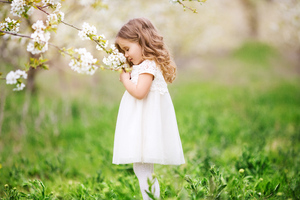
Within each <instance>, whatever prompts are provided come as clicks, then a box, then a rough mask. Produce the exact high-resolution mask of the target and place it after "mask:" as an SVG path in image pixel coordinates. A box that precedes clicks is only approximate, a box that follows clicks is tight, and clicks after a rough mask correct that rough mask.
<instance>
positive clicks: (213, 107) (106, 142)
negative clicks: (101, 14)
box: [0, 45, 300, 200]
mask: <svg viewBox="0 0 300 200" xmlns="http://www.w3.org/2000/svg"><path fill="white" fill-rule="evenodd" d="M246 46H247V45H246ZM244 48H246V47H242V48H241V49H242V50H238V51H237V52H239V53H236V54H234V55H228V56H226V57H221V58H220V59H218V60H216V59H212V60H211V61H210V62H211V65H213V66H214V68H215V70H214V71H212V72H210V73H212V74H209V75H210V76H209V77H210V78H209V79H208V78H206V76H207V75H208V73H209V70H204V69H203V68H193V69H189V70H186V71H179V76H178V80H177V81H175V83H174V84H173V85H170V87H169V89H170V93H171V95H172V98H173V103H174V107H175V110H176V115H177V121H178V126H179V131H180V136H181V139H182V144H183V149H184V153H185V159H186V162H187V163H186V164H185V165H182V166H179V167H173V166H160V165H156V167H155V168H156V175H157V176H158V179H159V181H160V187H161V198H162V199H183V200H184V199H203V198H217V196H218V195H220V196H219V198H220V199H248V198H252V197H255V198H257V199H259V198H277V199H287V198H295V199H296V198H297V197H299V191H298V190H297V188H299V187H300V174H299V170H298V169H299V167H300V159H299V155H298V153H299V144H300V135H299V133H300V125H299V124H300V111H299V105H300V93H299V86H300V83H299V81H298V79H297V78H296V79H295V78H294V76H291V77H290V78H287V76H284V77H281V78H278V77H280V74H278V73H277V72H276V68H277V67H278V66H277V65H273V61H272V60H270V61H264V63H263V64H262V65H265V67H263V68H261V71H260V73H259V76H258V74H257V73H256V72H257V71H256V70H257V68H255V67H253V68H251V67H249V66H251V64H250V63H249V62H248V60H247V59H250V58H251V57H252V56H250V57H249V58H248V57H247V56H246V54H248V53H249V52H248V50H247V48H248V47H247V48H246V50H245V49H244ZM249 48H250V49H251V48H256V47H252V46H251V45H250V47H249ZM260 48H263V49H265V46H263V47H261V46H260V47H259V48H258V49H260ZM268 48H269V47H268ZM268 48H266V49H267V50H262V51H268V52H269V51H270V52H272V51H273V50H268ZM249 51H250V50H249ZM259 51H260V50H259ZM251 52H252V50H251ZM253 52H255V51H253ZM266 55H269V53H266ZM272 55H273V54H272ZM244 56H246V57H247V58H244ZM208 59H209V58H208ZM244 59H246V61H245V60H244ZM280 59H282V58H280ZM245 62H246V63H245ZM255 62H256V61H255ZM283 62H285V61H283V60H281V61H280V62H279V63H278V65H279V64H280V63H283ZM286 69H287V70H289V68H286ZM286 74H292V73H291V72H287V73H286ZM236 75H238V76H239V77H236ZM241 80H247V81H241ZM37 81H38V90H37V93H36V94H34V95H32V96H31V97H30V99H29V101H30V103H29V107H28V111H27V112H26V110H24V104H25V103H26V101H27V100H26V98H28V97H26V93H25V92H20V93H12V92H10V91H8V90H7V91H6V93H7V96H6V101H5V112H4V121H3V125H2V135H1V136H0V156H1V157H0V164H1V165H0V166H1V167H0V196H1V197H2V198H3V199H9V197H11V198H17V196H22V195H23V196H24V195H25V196H26V195H28V194H30V195H31V198H34V197H36V198H38V199H41V198H46V197H49V198H50V199H51V198H52V199H141V195H140V191H139V187H138V181H137V179H136V177H135V175H134V173H133V170H132V165H120V166H117V165H112V163H111V161H112V148H113V137H114V128H115V122H116V117H117V113H118V106H119V102H120V98H121V96H122V93H123V91H124V89H123V88H122V85H121V84H120V83H119V81H118V74H115V73H110V72H99V74H97V75H95V77H84V76H78V75H73V74H72V73H70V72H66V73H65V74H61V77H60V78H59V77H58V76H56V72H55V71H50V73H42V74H40V76H38V79H37ZM50 83H51V84H50ZM213 166H214V167H213ZM240 169H243V170H240ZM241 172H242V173H241ZM30 180H36V181H30ZM37 180H40V181H41V182H39V181H37ZM6 184H7V185H6ZM24 184H25V185H24ZM5 185H6V186H5ZM43 185H44V186H45V189H44V190H43ZM225 185H226V186H225ZM14 187H16V188H15V189H13V188H14ZM34 188H35V189H34ZM218 189H219V190H218ZM277 189H278V190H277ZM42 191H44V193H43V192H42ZM22 192H23V193H24V194H22ZM51 192H52V193H51ZM277 192H279V193H277ZM276 193H277V196H275V194H276ZM5 194H6V195H8V196H5ZM27 197H28V196H27ZM22 198H23V199H26V197H22ZM28 198H29V197H28Z"/></svg>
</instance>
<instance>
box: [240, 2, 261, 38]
mask: <svg viewBox="0 0 300 200" xmlns="http://www.w3.org/2000/svg"><path fill="white" fill-rule="evenodd" d="M241 3H242V6H243V9H244V13H245V17H246V21H247V25H248V27H249V36H250V37H251V38H254V39H256V38H257V37H258V13H257V7H256V3H255V1H254V0H242V1H241Z"/></svg>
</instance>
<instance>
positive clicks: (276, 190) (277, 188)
mask: <svg viewBox="0 0 300 200" xmlns="http://www.w3.org/2000/svg"><path fill="white" fill-rule="evenodd" d="M279 188H280V183H279V184H278V185H276V187H275V189H274V193H275V194H276V193H277V192H278V190H279Z"/></svg>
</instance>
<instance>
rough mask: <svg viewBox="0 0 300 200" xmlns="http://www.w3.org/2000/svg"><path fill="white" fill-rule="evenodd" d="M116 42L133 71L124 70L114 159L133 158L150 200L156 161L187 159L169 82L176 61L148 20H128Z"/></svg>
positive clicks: (155, 190) (118, 161) (116, 161)
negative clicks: (169, 89) (149, 184)
mask: <svg viewBox="0 0 300 200" xmlns="http://www.w3.org/2000/svg"><path fill="white" fill-rule="evenodd" d="M115 45H116V47H117V48H118V50H119V51H120V52H122V53H123V54H124V55H125V57H126V59H127V62H128V64H129V65H130V66H131V67H132V71H131V73H126V72H122V73H121V74H120V81H121V82H122V83H123V85H124V87H125V88H126V91H125V93H124V95H123V97H122V100H121V104H120V108H119V114H118V119H117V125H116V131H115V140H114V153H113V163H114V164H127V163H133V170H134V173H135V174H136V176H137V178H138V180H139V184H140V189H141V192H142V195H143V199H144V200H145V199H149V197H148V194H147V193H146V191H148V183H147V179H148V178H149V179H150V180H151V181H153V182H154V184H153V186H152V187H153V188H152V191H151V192H153V193H154V195H155V197H156V198H159V196H160V190H159V184H158V181H157V180H156V179H155V180H152V173H153V172H154V163H158V164H163V165H180V164H183V163H184V162H185V161H184V156H183V151H182V146H181V141H180V137H179V132H178V127H177V122H176V116H175V111H174V107H173V103H172V100H171V97H170V94H169V91H168V88H167V83H166V82H168V83H171V82H172V81H173V80H174V79H175V75H176V74H175V73H176V66H175V64H174V63H173V62H172V61H171V58H170V54H169V52H168V50H167V49H166V46H165V44H164V41H163V37H162V36H160V35H159V34H158V32H157V30H156V28H155V27H154V26H153V24H152V23H151V22H150V21H149V20H148V19H145V18H136V19H132V20H130V21H129V22H128V23H127V24H125V25H124V26H123V27H122V28H121V30H120V31H119V33H118V34H117V36H116V43H115ZM148 192H149V191H148Z"/></svg>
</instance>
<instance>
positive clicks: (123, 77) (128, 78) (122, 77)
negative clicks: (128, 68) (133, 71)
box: [120, 71, 130, 83]
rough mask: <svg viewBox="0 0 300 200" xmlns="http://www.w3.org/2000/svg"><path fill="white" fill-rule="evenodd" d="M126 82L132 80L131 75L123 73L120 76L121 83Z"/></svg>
mask: <svg viewBox="0 0 300 200" xmlns="http://www.w3.org/2000/svg"><path fill="white" fill-rule="evenodd" d="M125 80H130V73H129V72H128V73H126V72H124V71H122V73H121V74H120V81H121V82H122V83H124V81H125Z"/></svg>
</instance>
